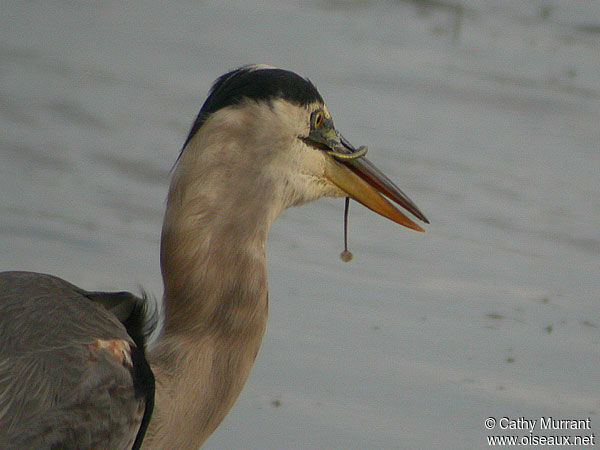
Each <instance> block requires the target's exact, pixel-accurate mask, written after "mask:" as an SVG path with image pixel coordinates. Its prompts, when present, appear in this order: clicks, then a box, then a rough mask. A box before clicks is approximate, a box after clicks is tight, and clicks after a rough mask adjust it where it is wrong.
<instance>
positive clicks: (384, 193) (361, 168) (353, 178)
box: [307, 122, 429, 232]
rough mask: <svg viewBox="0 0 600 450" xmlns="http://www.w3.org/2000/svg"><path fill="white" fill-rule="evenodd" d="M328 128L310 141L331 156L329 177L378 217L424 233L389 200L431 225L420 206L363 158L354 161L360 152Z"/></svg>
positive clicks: (326, 172) (309, 137)
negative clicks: (379, 215)
mask: <svg viewBox="0 0 600 450" xmlns="http://www.w3.org/2000/svg"><path fill="white" fill-rule="evenodd" d="M326 125H328V124H326ZM324 128H325V127H324ZM326 128H328V129H326V130H319V132H316V131H315V132H311V135H309V136H308V138H307V140H308V141H312V142H314V143H315V144H316V145H318V146H320V147H321V148H324V147H325V148H326V151H327V152H328V153H329V155H330V156H331V157H330V158H327V166H326V169H325V175H326V177H327V178H328V179H329V180H330V181H331V182H332V183H334V184H335V185H336V186H338V187H339V188H340V189H342V190H343V191H344V192H346V193H347V194H348V196H349V197H351V198H352V199H354V200H356V201H357V202H359V203H362V204H363V205H365V206H366V207H367V208H369V209H371V210H372V211H375V212H376V213H377V214H381V215H382V216H384V217H387V218H388V219H390V220H393V221H394V222H396V223H398V224H400V225H404V226H405V227H408V228H411V229H413V230H416V231H421V232H424V231H425V230H424V229H423V228H421V227H420V226H419V225H417V224H416V223H415V222H413V221H412V220H411V219H409V218H408V217H407V216H406V215H404V214H403V213H402V212H401V211H400V210H399V209H398V208H396V206H394V205H393V204H392V203H391V202H390V200H391V201H393V202H395V203H396V204H398V205H399V206H401V207H402V208H404V209H405V210H407V211H409V212H410V213H411V214H413V215H414V216H415V217H417V218H418V219H420V220H422V221H423V222H425V223H429V220H428V219H427V217H425V215H424V214H423V213H422V212H421V211H420V210H419V208H418V207H417V205H415V204H414V203H413V201H412V200H411V199H410V198H408V196H407V195H406V194H405V193H404V192H402V190H400V188H399V187H398V186H396V185H395V184H394V182H392V181H391V180H390V179H389V178H388V177H386V176H385V175H384V174H383V173H382V172H381V171H380V170H379V169H378V168H377V167H375V166H374V165H373V164H372V163H371V162H370V161H369V160H368V159H366V158H365V157H364V156H360V157H352V154H353V153H356V152H357V151H359V150H360V149H359V150H356V149H355V148H354V147H353V146H352V145H351V144H350V143H349V142H348V141H347V140H346V139H345V138H344V137H343V136H342V135H341V134H340V133H338V132H337V131H336V130H335V128H333V123H332V122H331V125H330V127H326ZM336 155H337V156H336ZM388 199H389V200H388Z"/></svg>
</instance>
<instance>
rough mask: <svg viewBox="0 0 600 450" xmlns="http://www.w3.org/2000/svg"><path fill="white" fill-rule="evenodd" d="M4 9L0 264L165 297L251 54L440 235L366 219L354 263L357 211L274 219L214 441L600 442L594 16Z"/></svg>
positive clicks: (539, 6) (436, 6)
mask: <svg viewBox="0 0 600 450" xmlns="http://www.w3.org/2000/svg"><path fill="white" fill-rule="evenodd" d="M0 17H1V18H0V20H1V22H0V24H1V25H0V169H1V171H0V174H1V175H0V269H3V270H7V269H23V270H33V271H40V272H48V273H52V274H54V275H58V276H60V277H63V278H65V279H67V280H69V281H71V282H73V283H75V284H78V285H81V286H82V287H85V288H88V289H94V290H99V289H107V290H121V289H128V290H133V291H137V290H138V286H140V285H141V286H144V288H145V289H147V290H148V291H149V292H150V293H152V294H153V295H154V296H156V297H158V298H160V296H161V293H162V285H161V280H160V271H159V265H158V253H159V235H160V228H161V221H162V213H163V209H164V201H165V197H166V191H167V186H168V181H169V170H170V168H171V166H172V164H173V163H174V161H175V159H176V157H177V154H178V151H179V150H180V147H181V145H182V143H183V141H184V139H185V136H186V133H187V130H188V128H189V126H190V124H191V122H192V120H193V118H194V117H195V115H196V114H197V112H198V110H199V108H200V106H201V104H202V102H203V100H204V98H205V96H206V93H207V91H208V89H209V87H210V85H211V83H212V81H213V80H214V79H215V78H216V77H217V76H218V75H220V74H222V73H224V72H225V71H227V70H229V69H231V68H234V67H237V66H240V65H243V64H247V63H255V62H262V63H267V64H272V65H276V66H280V67H284V68H287V69H291V70H295V71H297V72H299V73H301V74H303V75H305V76H308V77H309V78H311V80H312V81H313V82H314V83H315V84H316V85H317V87H318V88H319V90H320V91H321V93H322V95H323V96H324V98H325V99H326V101H327V103H328V106H329V109H330V111H332V114H333V115H334V119H335V122H336V125H337V127H338V129H340V130H341V131H342V132H343V133H344V134H345V135H346V137H348V138H349V139H350V140H351V141H352V142H354V143H355V145H363V144H367V145H369V147H370V159H371V160H372V161H374V162H375V163H376V164H378V165H379V166H380V167H382V168H383V169H385V172H386V173H387V174H388V175H389V176H390V177H391V178H392V179H394V180H396V181H397V182H398V184H399V185H400V186H401V187H402V188H403V189H404V190H405V191H406V192H407V193H408V194H409V195H410V196H411V197H412V199H413V200H414V201H415V202H416V203H417V204H418V205H419V206H420V207H421V208H422V209H423V211H424V212H425V213H426V214H427V215H428V216H429V218H430V219H431V221H432V224H431V226H428V227H427V230H428V232H427V233H426V234H424V235H421V234H418V233H414V232H411V231H409V230H406V229H401V228H399V227H398V226H397V225H395V224H393V223H391V222H389V221H386V220H385V219H383V218H381V217H379V216H375V215H374V214H372V213H371V212H370V211H368V210H366V209H365V208H363V207H362V206H360V205H358V204H353V205H352V208H351V216H350V247H351V250H352V251H353V252H354V255H355V258H354V261H353V262H352V263H350V264H344V263H342V262H341V261H340V260H339V258H338V255H339V253H340V251H341V250H342V214H343V201H342V200H332V199H328V200H323V201H320V202H317V203H314V204H311V205H309V206H305V207H302V208H295V209H291V210H288V211H286V212H285V213H284V214H283V215H282V216H281V217H280V218H279V219H278V220H277V221H276V222H275V224H274V226H273V227H272V230H271V233H270V240H269V244H268V270H269V282H270V300H271V301H270V319H269V326H268V330H267V334H266V335H265V339H264V343H263V346H262V349H261V352H260V354H259V356H258V358H257V361H256V364H255V367H254V369H253V372H252V375H251V377H250V379H249V382H248V384H247V386H246V388H245V390H244V391H243V393H242V395H241V397H240V399H239V400H238V402H237V403H236V405H235V407H234V409H233V410H232V412H231V413H230V414H229V416H228V417H227V418H226V420H225V422H224V423H223V424H222V425H221V427H220V428H219V429H218V430H217V432H216V433H215V434H214V435H213V436H212V437H211V438H210V440H209V441H208V442H207V445H206V448H214V449H217V448H257V449H258V448H260V449H294V448H321V449H325V448H327V449H351V448H353V449H354V448H365V449H366V448H368V449H375V448H445V449H464V448H487V442H486V440H485V439H486V438H485V436H486V435H487V434H489V432H488V431H486V430H485V428H484V420H485V419H486V418H487V417H489V416H494V417H498V418H499V417H503V416H507V417H511V418H518V417H527V418H537V417H539V416H553V417H557V418H587V417H591V423H592V428H593V430H592V431H594V430H595V433H596V434H600V415H599V414H598V413H599V412H600V397H599V388H598V387H599V386H600V371H599V370H598V369H599V362H600V232H599V223H600V127H599V125H598V123H599V119H600V108H599V100H600V4H599V3H598V2H593V1H582V2H573V1H569V0H563V1H560V0H548V1H517V0H514V1H508V0H506V1H494V2H478V1H474V0H471V1H458V0H456V1H452V2H446V1H444V0H440V1H437V0H431V1H417V0H414V1H395V2H392V1H389V2H367V1H324V0H314V1H307V2H294V1H281V0H279V1H273V2H260V3H255V2H250V1H221V2H198V1H190V0H183V1H177V2H160V1H156V0H151V1H141V0H137V1H130V2H117V1H103V2H94V1H89V2H72V1H50V0H49V1H43V2H42V1H29V2H8V1H7V2H2V3H1V4H0ZM200 388H201V387H200ZM513 434H514V433H513ZM517 434H518V433H517ZM520 434H522V435H525V434H527V433H526V432H522V433H520ZM580 434H584V433H583V432H582V433H580Z"/></svg>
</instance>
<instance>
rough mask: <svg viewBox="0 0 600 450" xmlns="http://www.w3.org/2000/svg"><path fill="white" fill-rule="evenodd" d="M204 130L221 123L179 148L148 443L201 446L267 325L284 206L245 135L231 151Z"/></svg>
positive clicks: (166, 230) (166, 228)
mask: <svg viewBox="0 0 600 450" xmlns="http://www.w3.org/2000/svg"><path fill="white" fill-rule="evenodd" d="M208 125H210V122H208V123H206V124H205V125H204V126H208ZM201 131H202V130H201ZM205 135H209V136H213V135H214V130H213V132H212V133H211V132H208V133H206V134H203V133H202V132H200V133H198V135H197V136H196V137H195V138H194V139H193V140H192V141H190V143H189V144H188V148H187V149H186V150H185V152H183V154H182V155H181V158H180V160H179V162H178V165H177V167H176V169H175V173H174V175H173V181H172V183H171V188H170V191H169V198H168V202H167V210H166V213H165V220H164V225H163V231H162V240H161V268H162V273H163V280H164V286H165V291H164V298H163V300H164V311H165V323H164V327H163V330H162V335H161V337H160V338H159V341H158V343H157V344H156V347H155V349H154V350H153V352H152V354H151V355H150V359H151V364H152V366H153V370H154V372H155V374H156V378H157V398H156V408H155V416H154V418H153V421H152V422H151V425H150V431H149V442H150V444H149V445H150V448H198V446H199V445H200V444H201V443H202V442H204V440H205V439H206V438H208V436H210V434H211V433H212V432H213V431H214V429H215V428H216V427H217V426H218V424H219V423H220V422H221V421H222V419H223V418H224V417H225V415H226V414H227V412H228V411H229V409H230V408H231V406H232V405H233V403H234V401H235V399H236V398H237V396H238V395H239V393H240V391H241V389H242V387H243V385H244V383H245V381H246V379H247V377H248V375H249V373H250V369H251V367H252V364H253V362H254V358H255V357H256V354H257V352H258V349H259V346H260V342H261V339H262V336H263V333H264V330H265V326H266V320H267V277H266V268H265V242H266V236H267V231H268V227H269V225H270V223H271V222H272V220H273V219H274V218H275V216H276V215H277V214H278V212H279V209H278V207H277V206H276V205H275V206H273V202H272V201H269V200H270V199H272V198H273V192H272V189H271V186H270V184H269V183H268V182H266V181H262V180H261V179H260V175H259V174H250V176H249V174H248V173H246V172H244V170H245V169H244V167H246V168H247V167H248V165H247V163H246V162H244V161H242V159H243V158H244V155H243V148H242V143H241V142H236V141H235V140H233V141H231V142H230V143H229V144H228V145H231V146H239V147H238V148H237V149H236V148H229V149H228V154H229V155H230V157H229V158H227V157H223V156H224V155H219V154H217V152H218V150H219V148H220V149H221V150H222V146H223V143H222V142H221V143H219V142H218V141H217V142H210V141H206V140H204V141H203V136H205ZM236 154H237V156H235V155H236ZM231 155H233V156H231ZM250 167H252V165H250ZM265 205H270V206H265ZM269 208H271V209H269ZM273 208H274V209H273Z"/></svg>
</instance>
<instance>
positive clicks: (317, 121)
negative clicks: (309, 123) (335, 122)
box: [313, 111, 325, 128]
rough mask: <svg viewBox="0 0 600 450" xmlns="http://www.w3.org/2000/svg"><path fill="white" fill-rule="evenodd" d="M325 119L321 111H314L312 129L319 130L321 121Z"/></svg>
mask: <svg viewBox="0 0 600 450" xmlns="http://www.w3.org/2000/svg"><path fill="white" fill-rule="evenodd" d="M324 119H325V114H323V111H316V112H314V113H313V127H314V128H320V127H321V125H323V120H324Z"/></svg>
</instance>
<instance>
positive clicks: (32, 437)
mask: <svg viewBox="0 0 600 450" xmlns="http://www.w3.org/2000/svg"><path fill="white" fill-rule="evenodd" d="M85 294H86V291H83V290H81V289H79V288H77V287H76V286H73V285H72V284H69V283H67V282H66V281H64V280H61V279H59V278H56V277H53V276H50V275H43V274H37V273H29V272H4V273H0V448H3V449H4V448H7V449H8V448H15V449H17V448H19V449H23V448H36V449H44V448H110V449H122V448H131V446H132V445H133V442H134V440H135V437H136V434H137V431H138V428H139V426H140V423H141V420H142V416H143V414H144V408H145V401H144V399H143V398H136V397H139V396H136V395H135V389H134V380H133V375H132V374H133V372H132V370H131V367H130V360H129V361H127V356H128V355H126V354H124V355H123V361H119V359H118V358H116V357H115V356H114V355H113V354H111V353H110V352H109V351H107V350H106V349H104V348H99V347H98V346H95V345H94V343H95V342H98V340H99V339H100V340H102V341H111V342H117V343H119V344H122V345H123V348H127V347H128V346H133V345H134V342H133V340H132V338H131V337H130V336H129V335H128V333H127V331H126V329H125V327H124V326H123V324H121V322H120V321H119V320H118V319H117V317H116V316H115V315H114V314H112V313H110V312H109V311H108V310H107V309H106V307H104V306H103V305H102V304H99V303H98V302H94V301H92V300H91V299H90V298H89V297H87V296H86V295H85ZM119 348H120V347H119ZM129 357H130V355H129Z"/></svg>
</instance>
